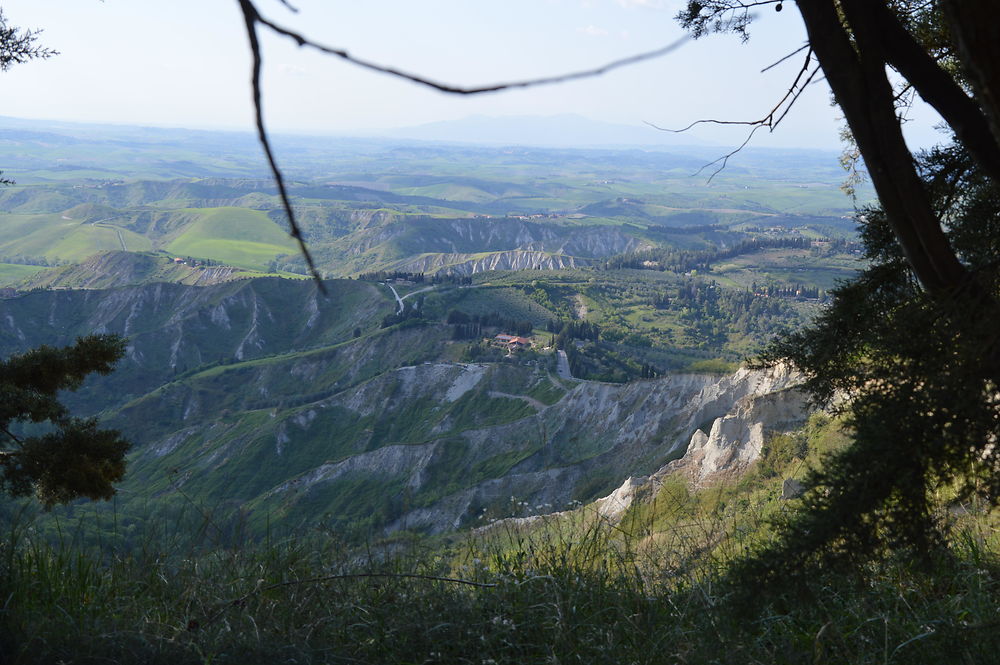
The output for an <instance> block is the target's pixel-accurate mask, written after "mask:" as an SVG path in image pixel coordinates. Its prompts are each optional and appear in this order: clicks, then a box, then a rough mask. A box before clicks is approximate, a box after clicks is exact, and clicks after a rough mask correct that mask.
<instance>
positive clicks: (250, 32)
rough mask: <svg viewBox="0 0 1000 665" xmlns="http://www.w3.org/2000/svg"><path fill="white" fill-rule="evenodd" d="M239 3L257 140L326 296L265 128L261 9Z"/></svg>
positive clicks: (241, 0) (295, 235)
mask: <svg viewBox="0 0 1000 665" xmlns="http://www.w3.org/2000/svg"><path fill="white" fill-rule="evenodd" d="M239 3H240V9H242V10H243V20H244V21H245V22H246V28H247V38H248V39H249V40H250V52H251V53H252V54H253V69H252V74H251V76H250V83H251V86H252V87H253V106H254V112H255V117H256V121H257V139H258V140H259V141H260V145H261V147H262V148H263V149H264V155H266V156H267V163H268V165H269V166H270V167H271V173H272V174H273V175H274V182H275V184H276V185H277V186H278V194H279V195H280V196H281V205H282V206H284V208H285V214H286V215H287V216H288V226H289V233H290V234H291V236H292V237H293V238H295V240H297V241H298V243H299V249H300V250H301V252H302V256H303V257H304V258H305V260H306V265H307V266H308V267H309V273H310V274H311V275H312V277H313V279H314V280H315V281H316V285H317V286H318V287H319V290H320V291H321V292H322V293H323V294H324V295H326V286H325V285H324V284H323V280H322V278H321V277H320V275H319V271H318V270H317V269H316V263H315V262H314V261H313V257H312V254H310V253H309V248H308V247H306V241H305V238H303V237H302V229H301V228H300V227H299V224H298V222H297V221H296V220H295V211H294V210H293V209H292V203H291V201H290V200H289V199H288V191H287V189H286V187H285V178H284V176H283V175H282V174H281V169H279V168H278V163H277V161H275V159H274V153H273V151H272V150H271V141H270V139H269V138H268V135H267V129H266V128H265V127H264V112H263V109H262V108H261V102H260V65H261V55H260V42H258V41H257V23H259V22H260V15H259V14H258V13H257V9H256V8H255V7H254V6H253V3H251V2H250V0H239Z"/></svg>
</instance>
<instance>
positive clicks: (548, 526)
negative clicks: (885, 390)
mask: <svg viewBox="0 0 1000 665" xmlns="http://www.w3.org/2000/svg"><path fill="white" fill-rule="evenodd" d="M809 428H812V430H810V429H809ZM835 431H836V430H835V423H833V424H830V423H826V422H820V421H819V420H814V422H811V423H810V425H809V426H808V427H807V428H806V430H805V435H807V438H808V442H806V441H805V440H804V439H802V438H801V437H798V436H792V437H775V438H774V439H772V440H771V442H770V443H769V444H768V446H767V447H766V449H765V451H764V455H763V457H762V460H761V461H760V462H759V463H758V465H757V466H756V467H755V468H754V469H752V470H751V471H750V472H749V473H747V474H745V475H743V476H742V477H740V478H737V479H733V480H732V481H731V482H729V483H719V484H716V485H714V486H712V487H709V488H705V489H702V490H693V489H692V488H691V487H690V486H689V485H688V484H687V483H686V482H684V481H683V480H681V479H680V478H678V477H667V478H665V479H662V482H659V483H657V484H650V485H647V486H645V487H644V488H642V489H641V490H640V491H639V494H638V496H637V498H636V500H635V501H634V502H633V504H632V505H631V506H630V507H628V508H627V509H626V510H625V511H624V512H621V513H618V514H614V515H610V514H609V513H608V512H607V510H606V507H605V508H601V507H600V506H596V505H593V506H587V507H579V508H577V509H575V510H571V511H568V512H565V513H557V514H554V515H549V516H545V517H528V518H524V519H506V520H499V521H496V522H493V523H489V522H490V520H489V518H488V515H487V514H484V519H483V520H482V522H481V523H486V526H484V527H483V528H480V529H478V530H475V531H472V532H469V533H466V534H465V535H462V536H460V537H457V538H452V539H445V540H441V539H438V540H432V539H428V538H421V537H417V536H397V537H395V538H394V539H393V540H391V541H382V542H378V543H373V544H372V545H371V546H370V547H368V548H367V549H363V550H360V551H359V550H358V549H357V548H348V547H347V546H345V545H344V543H343V541H342V540H341V539H340V538H339V537H338V535H337V534H336V533H333V532H330V531H313V532H311V533H308V534H304V535H300V536H298V537H294V538H284V539H278V538H276V537H274V535H273V534H271V533H270V532H268V534H267V535H266V536H265V537H264V539H263V540H256V541H255V540H251V539H250V538H249V537H248V536H247V535H246V533H245V532H244V531H243V530H240V529H233V528H221V527H219V526H218V525H217V524H216V522H215V516H214V513H213V511H210V510H202V509H200V508H197V507H195V506H194V505H193V504H192V507H193V510H192V512H191V513H189V514H188V515H187V517H184V516H179V517H177V518H176V519H175V521H174V522H171V523H169V524H166V525H160V527H159V528H157V529H147V530H146V531H145V532H144V534H143V535H141V536H139V537H138V538H137V537H136V535H135V534H134V533H123V532H124V531H125V530H126V529H127V528H128V527H122V526H121V525H119V524H118V522H117V520H115V519H114V516H111V517H110V518H105V519H109V520H110V522H109V523H95V522H94V521H93V520H91V521H90V522H87V523H81V524H74V525H72V526H67V525H66V524H65V523H59V522H55V523H54V525H53V523H52V522H48V523H47V525H48V527H49V528H47V529H46V530H45V532H44V533H41V532H38V531H36V530H35V528H36V525H37V524H38V523H37V522H36V521H34V519H33V518H31V517H30V516H26V514H24V513H22V514H14V515H13V516H12V517H10V518H9V519H8V518H4V519H5V521H3V520H0V521H3V523H4V524H5V526H4V531H3V533H2V536H0V664H3V665H6V664H7V663H10V664H18V665H19V664H21V663H25V664H29V663H170V664H171V665H173V664H185V663H213V664H214V663H219V664H222V663H233V664H239V665H243V664H254V663H267V664H268V665H272V664H277V663H386V664H397V663H398V664H402V663H475V664H477V665H485V664H499V663H588V664H589V663H593V664H600V663H615V664H616V665H617V664H619V663H671V664H674V663H676V664H687V663H795V664H799V663H802V664H806V663H808V664H811V665H815V664H817V663H850V664H859V665H867V664H872V665H876V664H878V665H887V664H890V663H898V664H910V663H928V664H930V663H934V664H937V663H963V664H967V663H996V662H1000V605H998V598H1000V559H998V553H1000V536H998V534H1000V528H998V527H1000V524H998V521H997V518H996V515H995V514H994V515H992V516H991V515H989V514H984V513H982V512H981V511H978V510H977V509H976V507H975V506H973V507H971V509H970V510H969V511H968V512H966V511H952V513H951V515H950V517H949V519H952V520H953V521H954V529H953V534H954V537H953V540H952V542H953V546H952V550H951V551H950V552H948V553H947V554H946V555H945V556H942V558H941V559H940V561H939V562H938V564H937V568H936V569H933V570H928V569H926V568H915V567H912V566H911V565H910V563H909V562H908V561H906V560H905V559H902V558H899V559H896V560H890V561H885V562H881V563H879V564H877V565H875V564H873V565H872V566H870V567H869V568H867V569H865V570H856V571H853V572H850V573H844V572H832V571H831V572H826V573H822V574H818V575H816V576H814V577H812V578H809V579H807V580H804V581H802V582H801V584H798V585H797V586H794V587H791V588H789V586H788V585H786V586H784V587H782V588H781V589H780V590H779V589H754V588H748V585H749V584H751V582H749V581H747V580H739V579H733V576H732V574H731V572H730V571H731V563H732V562H733V561H737V560H739V559H740V557H742V556H744V555H745V554H746V553H747V552H752V551H757V548H758V547H759V546H760V545H761V544H763V543H766V542H767V541H768V539H769V538H770V537H771V536H770V531H769V526H768V525H769V524H771V522H772V518H773V517H774V516H775V515H777V514H780V513H781V512H782V511H787V510H789V509H790V505H791V503H790V502H787V501H781V500H779V499H778V498H777V496H778V494H779V493H780V485H781V480H782V478H783V477H784V476H785V475H787V474H788V473H790V472H791V471H792V470H794V469H799V468H801V466H802V464H803V463H804V460H803V456H805V457H806V459H809V458H810V457H811V456H816V455H821V454H822V450H823V445H827V446H835V445H839V443H838V442H837V440H835V437H834V436H833V434H834V433H835ZM824 441H825V442H826V443H825V444H823V443H822V442H824ZM806 443H808V444H809V445H806ZM601 510H604V512H603V513H602V512H601ZM96 515H97V514H95V517H94V520H96V519H97V517H96ZM477 521H478V520H477ZM94 533H98V534H101V535H100V537H99V538H95V537H94ZM789 572H794V571H789ZM799 579H801V576H799ZM748 597H750V598H752V599H753V600H754V601H755V602H752V603H747V602H745V601H746V599H747V598H748ZM737 599H739V600H740V602H736V601H737Z"/></svg>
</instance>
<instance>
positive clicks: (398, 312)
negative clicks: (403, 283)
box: [384, 282, 403, 314]
mask: <svg viewBox="0 0 1000 665" xmlns="http://www.w3.org/2000/svg"><path fill="white" fill-rule="evenodd" d="M384 284H385V285H386V286H388V287H389V290H390V291H392V295H394V296H396V302H397V303H398V304H399V309H398V310H397V311H396V314H402V313H403V299H402V298H400V297H399V294H398V293H396V288H395V287H394V286H393V285H392V284H390V283H389V282H384Z"/></svg>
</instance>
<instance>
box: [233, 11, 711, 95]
mask: <svg viewBox="0 0 1000 665" xmlns="http://www.w3.org/2000/svg"><path fill="white" fill-rule="evenodd" d="M244 3H245V4H247V5H250V6H251V8H252V7H253V5H252V4H251V3H250V1H249V0H240V4H241V5H243V4H244ZM254 11H256V10H254ZM256 21H257V22H259V23H260V24H261V25H265V26H267V27H268V28H270V29H271V30H273V31H274V32H275V33H277V34H279V35H284V36H285V37H288V38H289V39H292V40H293V41H294V42H295V43H296V44H298V45H299V46H306V47H309V48H312V49H315V50H317V51H319V52H321V53H325V54H327V55H332V56H336V57H338V58H341V59H343V60H346V61H347V62H350V63H351V64H354V65H357V66H358V67H363V68H365V69H370V70H372V71H376V72H380V73H382V74H389V75H391V76H396V77H398V78H402V79H405V80H407V81H412V82H413V83H417V84H420V85H424V86H427V87H429V88H433V89H434V90H438V91H440V92H447V93H450V94H453V95H478V94H482V93H484V92H498V91H500V90H510V89H512V88H532V87H535V86H540V85H552V84H554V83H565V82H566V81H574V80H577V79H583V78H593V77H596V76H601V75H602V74H606V73H607V72H610V71H611V70H613V69H618V68H620V67H626V66H628V65H634V64H637V63H640V62H644V61H646V60H654V59H656V58H660V57H663V56H665V55H667V54H668V53H671V52H673V51H675V50H677V49H678V48H680V47H681V46H683V45H684V43H685V42H687V41H688V40H689V39H691V37H690V36H689V35H685V36H684V37H681V38H680V39H678V40H677V41H675V42H673V43H671V44H668V45H666V46H664V47H662V48H658V49H655V50H653V51H646V52H645V53H639V54H636V55H632V56H629V57H627V58H621V59H620V60H613V61H611V62H608V63H606V64H603V65H601V66H600V67H595V68H594V69H585V70H581V71H577V72H569V73H567V74H558V75H556V76H545V77H542V78H537V79H526V80H523V81H509V82H506V83H493V84H490V85H483V86H470V87H462V86H457V85H451V84H449V83H441V82H440V81H435V80H433V79H430V78H427V77H424V76H421V75H419V74H414V73H412V72H407V71H403V70H401V69H396V68H395V67H390V66H386V65H379V64H377V63H374V62H371V61H370V60H365V59H363V58H358V57H356V56H353V55H351V54H350V53H348V52H347V51H346V50H344V49H339V48H334V47H332V46H324V45H323V44H320V43H318V42H314V41H312V40H311V39H309V38H307V37H304V36H303V35H302V34H301V33H298V32H295V31H294V30H289V29H288V28H285V27H282V26H280V25H278V24H276V23H274V22H272V21H270V20H268V19H266V18H264V17H262V16H261V15H260V14H256Z"/></svg>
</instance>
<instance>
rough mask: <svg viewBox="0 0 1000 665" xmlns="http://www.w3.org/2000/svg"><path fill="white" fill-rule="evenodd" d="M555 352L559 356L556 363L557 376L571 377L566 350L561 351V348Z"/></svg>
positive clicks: (562, 377) (561, 377)
mask: <svg viewBox="0 0 1000 665" xmlns="http://www.w3.org/2000/svg"><path fill="white" fill-rule="evenodd" d="M556 354H558V356H559V360H558V363H557V369H558V372H559V378H560V379H572V378H573V373H572V372H570V371H569V358H567V357H566V352H565V351H563V350H562V349H559V350H558V351H556Z"/></svg>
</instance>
